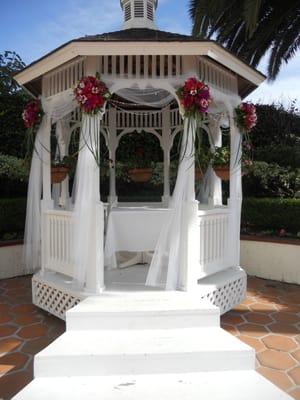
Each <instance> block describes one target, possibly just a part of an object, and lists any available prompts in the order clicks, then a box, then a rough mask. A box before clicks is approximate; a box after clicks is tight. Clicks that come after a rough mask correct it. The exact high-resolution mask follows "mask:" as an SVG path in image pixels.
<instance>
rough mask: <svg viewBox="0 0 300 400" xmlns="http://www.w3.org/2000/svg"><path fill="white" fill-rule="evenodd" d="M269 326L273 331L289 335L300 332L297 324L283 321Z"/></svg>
mask: <svg viewBox="0 0 300 400" xmlns="http://www.w3.org/2000/svg"><path fill="white" fill-rule="evenodd" d="M268 328H269V329H270V330H271V331H272V332H273V333H279V334H283V335H288V336H295V335H297V334H298V333H299V332H300V329H298V328H297V327H296V326H295V325H291V324H286V323H283V322H276V323H275V324H271V325H268Z"/></svg>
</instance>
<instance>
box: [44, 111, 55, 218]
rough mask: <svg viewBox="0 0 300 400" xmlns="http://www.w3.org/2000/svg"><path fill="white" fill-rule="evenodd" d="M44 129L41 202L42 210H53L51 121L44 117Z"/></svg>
mask: <svg viewBox="0 0 300 400" xmlns="http://www.w3.org/2000/svg"><path fill="white" fill-rule="evenodd" d="M45 126H46V129H45V130H44V136H43V138H42V155H41V157H42V168H43V200H42V210H43V211H45V210H49V209H52V208H53V200H52V196H51V141H50V134H51V120H50V118H48V117H47V116H46V120H45Z"/></svg>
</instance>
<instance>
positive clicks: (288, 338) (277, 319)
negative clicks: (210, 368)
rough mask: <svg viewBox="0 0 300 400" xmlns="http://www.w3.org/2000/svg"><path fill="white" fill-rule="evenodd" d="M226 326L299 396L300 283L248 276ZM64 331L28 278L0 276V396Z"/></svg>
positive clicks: (16, 386) (24, 379)
mask: <svg viewBox="0 0 300 400" xmlns="http://www.w3.org/2000/svg"><path fill="white" fill-rule="evenodd" d="M222 326H223V328H224V329H226V330H228V331H229V332H231V333H232V334H234V335H235V336H237V337H238V338H239V339H241V340H243V341H244V342H246V343H248V344H249V345H250V346H253V347H254V348H255V349H256V352H257V370H258V372H259V373H261V374H263V375H264V376H265V377H266V378H267V379H270V380H271V381H273V382H274V383H275V384H276V385H277V386H279V387H280V388H282V389H283V390H285V391H286V392H288V393H289V394H290V395H291V396H292V397H294V398H295V399H300V286H296V285H288V284H283V283H278V282H274V281H268V280H263V279H257V278H249V280H248V293H247V299H246V300H245V301H244V302H243V303H242V304H241V305H240V306H239V307H237V308H236V309H235V310H233V311H231V312H229V313H227V314H226V315H224V316H223V317H222ZM64 330H65V324H64V322H62V321H61V320H59V319H57V318H55V317H52V316H49V315H48V314H47V313H45V312H43V311H41V310H39V309H38V308H36V307H34V306H33V305H32V304H31V291H30V278H29V277H24V278H15V279H8V280H2V281H0V400H8V399H10V398H11V397H12V396H13V395H14V394H15V393H17V392H18V391H19V390H20V389H21V388H22V387H23V386H25V385H26V384H27V383H28V382H30V380H31V379H32V364H33V356H34V355H35V354H36V353H38V352H39V351H40V350H41V349H43V348H44V347H45V346H47V345H48V344H49V343H50V342H52V341H53V340H54V339H55V338H56V337H57V336H59V335H60V334H61V333H62V332H64ZM211 400H213V399H211ZM266 400H269V399H266ZM270 400H271V399H270Z"/></svg>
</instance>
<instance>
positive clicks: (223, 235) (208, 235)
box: [198, 207, 229, 278]
mask: <svg viewBox="0 0 300 400" xmlns="http://www.w3.org/2000/svg"><path fill="white" fill-rule="evenodd" d="M198 218H199V236H200V249H199V253H200V260H199V264H200V271H199V275H198V276H199V278H201V277H203V276H207V275H210V274H213V273H215V272H217V271H220V270H222V269H225V268H227V267H229V265H228V230H229V209H228V208H225V207H223V208H220V209H215V210H205V211H200V212H199V215H198Z"/></svg>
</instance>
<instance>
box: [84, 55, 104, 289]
mask: <svg viewBox="0 0 300 400" xmlns="http://www.w3.org/2000/svg"><path fill="white" fill-rule="evenodd" d="M96 73H97V57H94V56H93V57H87V59H86V74H87V75H92V76H95V75H96ZM98 143H99V145H100V129H99V138H98ZM99 151H100V150H99ZM94 174H95V176H94V179H93V182H94V183H95V185H96V188H95V190H96V192H97V200H96V204H91V206H92V207H93V208H94V210H95V218H94V219H93V224H92V226H91V229H92V232H93V234H92V235H91V236H90V237H91V239H92V240H91V243H90V249H89V250H90V252H91V253H90V259H89V261H90V262H89V265H87V273H86V286H85V289H86V291H87V292H89V293H95V294H97V293H101V292H102V291H103V290H104V289H105V285H104V245H103V242H104V208H103V203H102V202H101V201H100V174H99V168H95V169H94ZM86 206H88V205H86Z"/></svg>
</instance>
